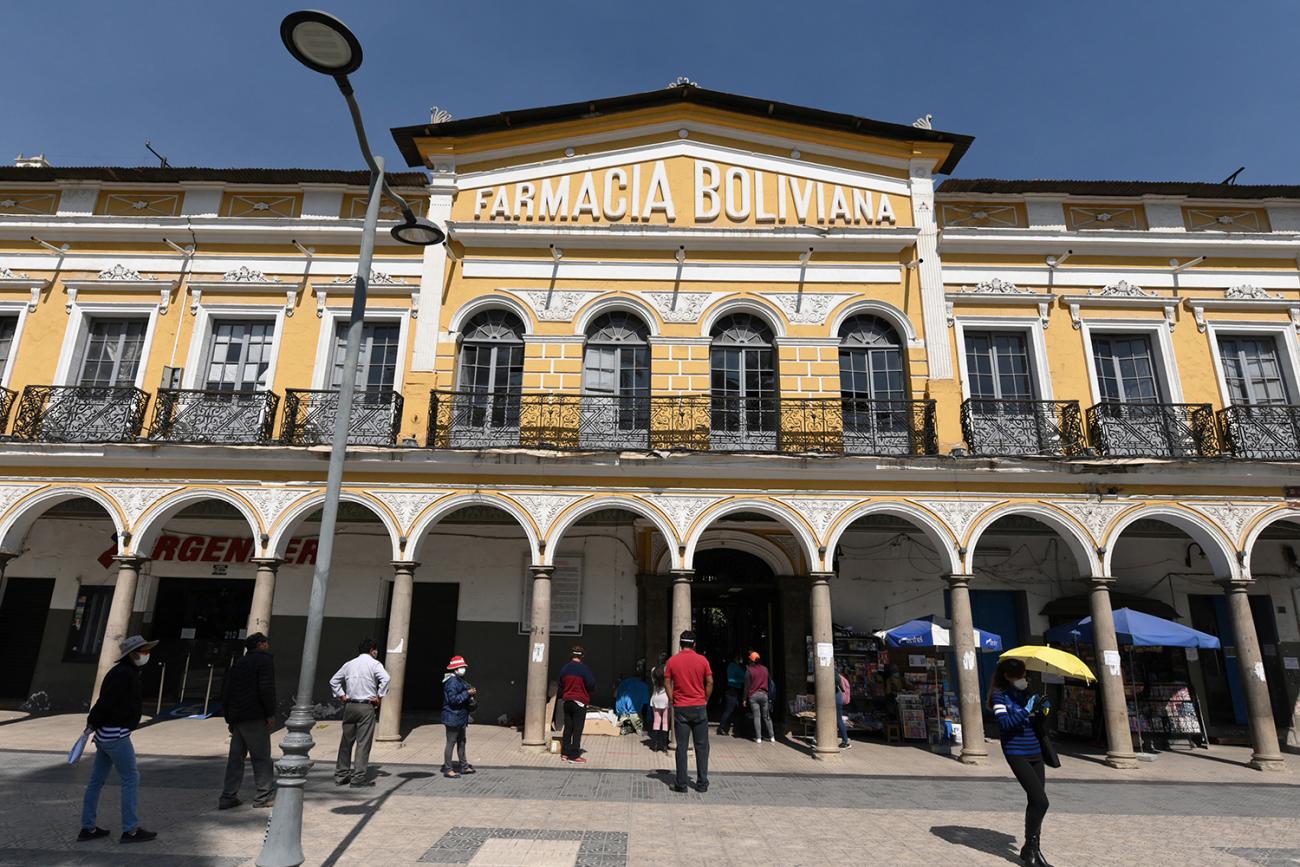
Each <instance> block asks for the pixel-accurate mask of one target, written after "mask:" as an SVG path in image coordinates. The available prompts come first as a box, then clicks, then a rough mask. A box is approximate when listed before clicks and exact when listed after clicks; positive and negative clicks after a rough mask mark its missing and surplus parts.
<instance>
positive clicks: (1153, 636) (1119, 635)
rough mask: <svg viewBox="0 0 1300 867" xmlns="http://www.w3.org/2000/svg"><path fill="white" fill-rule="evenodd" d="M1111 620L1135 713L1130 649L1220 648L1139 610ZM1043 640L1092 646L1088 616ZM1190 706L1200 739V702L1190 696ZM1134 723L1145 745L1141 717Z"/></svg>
mask: <svg viewBox="0 0 1300 867" xmlns="http://www.w3.org/2000/svg"><path fill="white" fill-rule="evenodd" d="M1114 620H1115V638H1116V639H1117V640H1118V642H1119V644H1120V645H1121V646H1124V647H1128V649H1129V653H1128V670H1129V682H1130V683H1134V692H1133V701H1134V711H1135V713H1136V710H1137V708H1136V704H1137V689H1136V684H1135V679H1136V675H1135V673H1134V668H1133V648H1134V647H1195V648H1202V649H1205V650H1218V649H1219V647H1220V643H1219V639H1217V638H1215V637H1214V636H1213V635H1210V634H1209V633H1206V632H1201V631H1200V630H1198V629H1192V628H1191V627H1190V626H1183V625H1182V624H1181V623H1175V622H1173V621H1172V620H1165V619H1164V618H1163V617H1155V616H1154V615H1151V614H1143V613H1142V612H1141V611H1134V610H1133V609H1131V608H1120V609H1118V610H1116V611H1115V612H1114ZM1043 638H1044V639H1046V640H1047V641H1049V642H1052V643H1054V644H1067V645H1068V644H1073V645H1075V646H1076V647H1077V646H1078V645H1080V644H1096V640H1095V637H1094V633H1093V628H1092V618H1091V617H1084V618H1082V619H1080V620H1076V621H1075V622H1073V623H1066V624H1064V625H1062V626H1056V627H1053V628H1052V629H1049V630H1047V632H1045V633H1043ZM1189 689H1190V686H1189ZM1193 704H1194V705H1195V707H1196V716H1197V719H1198V722H1199V724H1200V728H1201V733H1202V734H1201V736H1202V738H1203V739H1204V732H1205V721H1204V718H1203V716H1202V714H1201V706H1200V702H1199V701H1196V700H1195V697H1193ZM1137 721H1138V737H1139V740H1140V741H1142V743H1143V744H1144V745H1145V740H1144V739H1143V735H1144V734H1145V732H1144V731H1143V729H1142V715H1141V714H1140V713H1138V714H1137ZM1189 740H1190V739H1189ZM1201 745H1202V746H1205V747H1208V741H1205V740H1203V741H1202V744H1201Z"/></svg>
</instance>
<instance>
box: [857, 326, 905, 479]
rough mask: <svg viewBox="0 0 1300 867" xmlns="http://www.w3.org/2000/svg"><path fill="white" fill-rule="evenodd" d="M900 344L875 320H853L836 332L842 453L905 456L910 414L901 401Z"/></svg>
mask: <svg viewBox="0 0 1300 867" xmlns="http://www.w3.org/2000/svg"><path fill="white" fill-rule="evenodd" d="M906 398H907V388H906V386H905V384H904V379H903V344H902V341H901V340H899V337H898V332H897V331H896V330H894V327H893V326H892V325H891V324H889V322H887V321H885V320H884V319H881V318H880V317H879V316H871V315H868V314H862V315H858V316H852V317H850V318H849V319H847V320H845V322H844V324H843V325H842V326H840V401H841V404H842V406H843V412H844V448H845V451H848V452H850V453H857V454H908V453H910V452H911V451H913V448H912V445H913V444H912V442H911V423H910V422H911V410H910V409H909V407H908V405H907V404H906V403H904V402H903V401H904V400H905V399H906Z"/></svg>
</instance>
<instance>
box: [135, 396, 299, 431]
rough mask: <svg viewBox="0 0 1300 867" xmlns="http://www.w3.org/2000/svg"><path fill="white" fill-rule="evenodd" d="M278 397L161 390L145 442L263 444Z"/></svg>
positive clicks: (270, 426) (272, 423) (272, 420)
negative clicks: (149, 440) (148, 440)
mask: <svg viewBox="0 0 1300 867" xmlns="http://www.w3.org/2000/svg"><path fill="white" fill-rule="evenodd" d="M279 403H280V398H279V396H278V395H276V394H275V393H274V392H270V391H249V392H241V391H204V390H200V389H179V388H164V389H160V390H159V391H158V396H157V399H156V400H154V405H153V425H152V426H151V427H150V428H149V439H151V440H157V441H159V442H170V443H211V444H216V445H265V444H266V443H269V442H270V441H271V433H272V428H273V425H274V424H275V408H276V407H277V406H278V405H279Z"/></svg>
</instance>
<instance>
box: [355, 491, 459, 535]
mask: <svg viewBox="0 0 1300 867" xmlns="http://www.w3.org/2000/svg"><path fill="white" fill-rule="evenodd" d="M367 493H369V494H370V496H372V497H374V498H375V499H376V500H378V501H379V502H381V503H383V504H384V505H385V506H387V507H388V511H390V512H392V513H393V517H394V518H396V519H397V526H398V527H399V528H400V529H401V531H402V533H403V534H405V533H407V532H408V531H409V530H410V529H411V525H412V524H413V523H415V519H416V518H417V517H418V516H419V514H420V513H421V512H423V511H424V510H425V509H427V508H428V507H429V506H432V505H433V504H434V503H436V502H438V501H439V500H441V499H442V498H443V497H445V496H447V495H446V494H445V493H442V492H439V491H428V492H424V491H421V492H419V493H415V492H408V491H389V490H385V489H383V488H381V489H379V490H371V491H368V492H367Z"/></svg>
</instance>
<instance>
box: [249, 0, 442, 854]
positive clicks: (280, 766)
mask: <svg viewBox="0 0 1300 867" xmlns="http://www.w3.org/2000/svg"><path fill="white" fill-rule="evenodd" d="M280 38H281V39H282V40H283V41H284V44H285V47H286V48H288V49H289V53H290V54H292V55H293V56H294V57H295V58H296V59H297V60H298V61H299V62H300V63H302V64H303V65H304V66H306V67H307V68H308V69H311V70H313V71H315V72H320V73H324V74H326V75H330V76H333V78H334V80H335V82H336V83H337V84H338V87H339V90H340V91H341V92H342V93H343V97H344V99H345V100H347V104H348V110H349V111H350V112H351V114H352V124H353V126H354V127H355V129H356V133H357V142H358V143H359V144H360V145H361V152H362V154H363V155H364V156H365V159H366V165H367V166H369V167H370V198H369V200H368V202H367V204H366V219H365V224H364V226H363V228H362V233H361V254H360V256H359V258H358V260H357V282H356V290H355V292H354V294H353V296H352V312H351V314H350V316H351V318H350V319H349V321H348V332H347V349H346V351H345V352H344V355H343V379H342V381H341V382H340V383H339V392H338V406H337V409H336V410H335V415H334V433H333V436H332V437H331V439H330V460H329V472H328V474H327V476H326V482H325V503H324V505H323V506H322V508H321V520H320V545H319V548H318V550H317V554H316V571H315V574H314V575H313V577H312V584H311V602H310V603H309V606H308V609H307V630H306V635H305V637H304V638H303V645H302V668H301V669H300V670H299V672H298V691H297V693H296V695H295V696H294V705H293V710H291V711H290V712H289V718H288V720H286V721H285V726H286V728H287V729H288V730H289V731H288V734H286V735H285V737H284V740H283V741H282V742H281V748H282V749H283V750H284V756H283V757H282V758H281V759H280V761H279V762H278V763H277V764H276V770H277V772H278V775H277V778H276V788H277V792H276V803H275V807H274V809H273V810H272V811H271V820H270V823H269V825H268V827H267V831H266V839H265V841H264V842H263V844H262V851H261V853H260V854H259V855H258V856H257V862H256V863H257V867H298V865H300V864H302V863H303V861H304V857H303V853H302V812H303V794H304V792H303V789H304V786H305V785H306V782H307V771H308V770H309V769H310V768H311V760H310V758H309V754H310V752H311V748H312V747H313V746H315V742H314V741H312V738H311V730H312V726H314V725H315V723H316V719H315V716H314V714H313V713H312V708H313V702H312V693H313V686H314V683H315V680H316V663H317V655H318V652H319V649H320V634H321V626H322V624H323V622H324V619H325V594H326V591H327V590H328V588H329V578H330V565H331V560H332V558H333V553H334V528H335V525H336V524H337V522H338V511H339V493H340V491H341V490H342V487H343V461H344V457H345V454H346V452H347V442H348V423H349V421H350V420H351V417H352V400H353V395H354V393H355V391H356V377H357V366H358V360H359V358H360V355H361V332H362V329H363V327H364V324H365V313H366V285H367V283H368V282H369V280H370V260H371V257H372V255H373V254H374V249H375V232H376V230H377V228H378V223H379V203H380V201H381V200H382V199H383V197H384V196H388V197H389V198H390V199H392V200H393V201H394V202H395V203H396V204H397V205H398V206H399V207H400V208H401V209H402V216H403V222H402V223H400V224H398V225H397V226H394V227H393V229H392V236H393V237H394V238H395V239H396V240H398V241H400V242H401V243H403V244H413V245H417V246H428V245H431V244H441V243H442V242H443V240H444V239H445V238H446V235H445V233H444V232H443V231H442V230H441V229H439V228H438V227H437V226H435V225H434V224H433V223H430V222H429V221H427V220H421V219H418V218H417V217H416V216H415V214H414V213H413V212H412V211H411V207H410V205H408V204H407V203H406V200H405V199H403V198H402V197H401V196H399V195H398V194H397V193H395V192H394V191H393V190H392V188H391V187H389V186H388V182H387V181H386V180H385V178H384V160H383V157H378V156H375V155H374V154H373V153H371V150H370V144H369V142H368V141H367V140H366V131H365V127H364V126H363V124H362V122H361V109H360V107H359V106H358V105H357V101H356V98H355V96H354V95H353V92H352V84H351V83H350V82H349V81H348V74H349V73H351V72H355V71H356V69H357V68H358V67H359V66H360V65H361V43H360V42H358V41H357V38H356V36H355V35H353V33H352V31H350V30H348V28H347V27H346V26H345V25H344V24H343V22H341V21H339V20H338V19H337V18H335V17H333V16H332V15H326V14H325V13H323V12H313V11H303V12H294V13H292V14H290V15H288V16H287V17H286V18H285V19H284V21H283V22H282V23H281V24H280Z"/></svg>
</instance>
